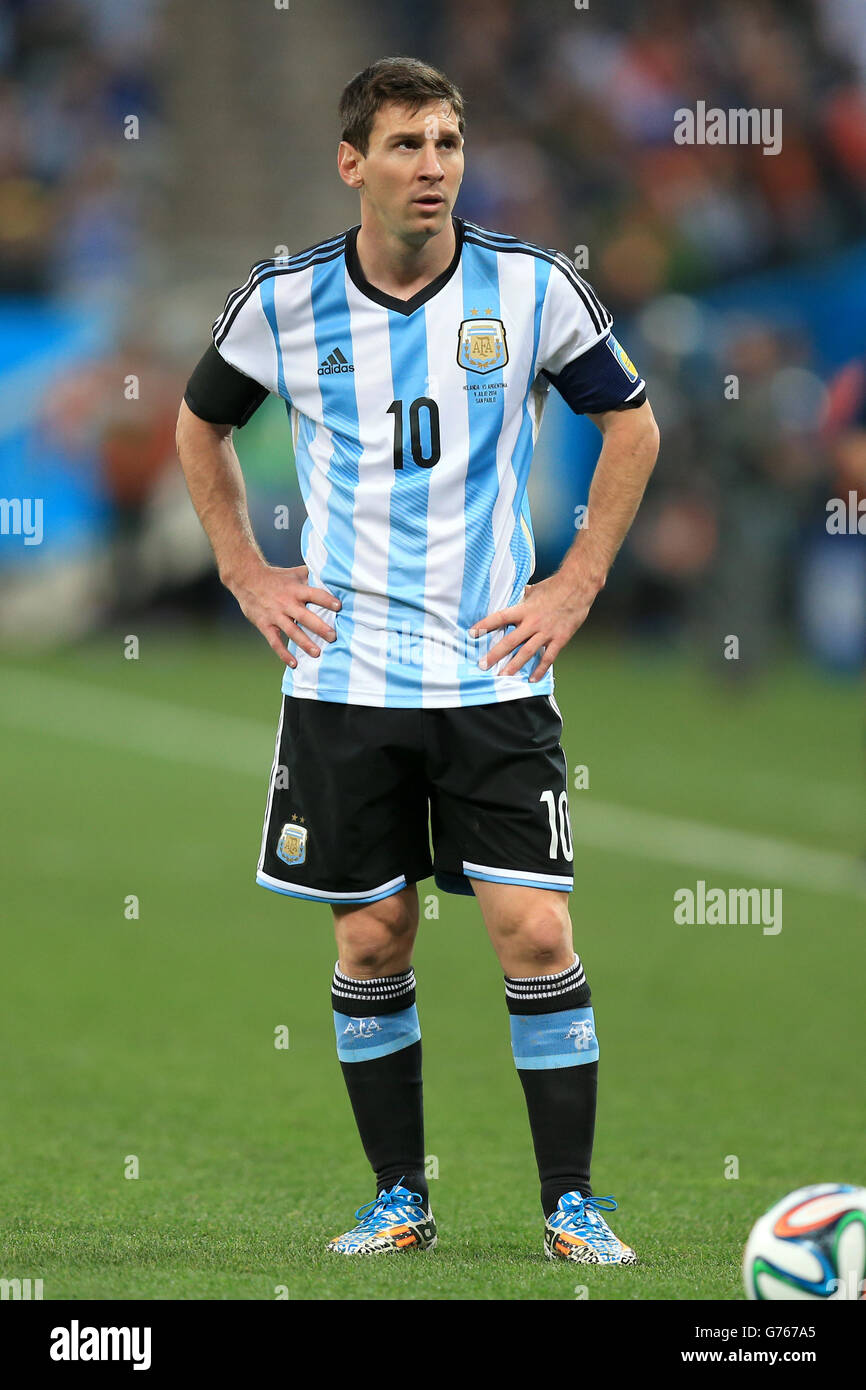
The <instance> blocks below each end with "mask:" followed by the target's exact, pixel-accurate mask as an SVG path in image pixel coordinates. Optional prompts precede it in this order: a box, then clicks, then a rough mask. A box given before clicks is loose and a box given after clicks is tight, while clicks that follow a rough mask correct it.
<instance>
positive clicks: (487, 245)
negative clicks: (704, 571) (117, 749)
mask: <svg viewBox="0 0 866 1390" xmlns="http://www.w3.org/2000/svg"><path fill="white" fill-rule="evenodd" d="M454 227H455V232H456V236H457V245H456V249H455V254H454V258H453V260H452V263H451V265H450V266H448V268H447V269H446V270H445V271H443V272H442V274H441V275H439V276H438V277H437V278H436V279H435V280H434V281H433V282H432V283H431V284H429V285H427V286H426V287H425V288H424V289H423V290H422V291H420V292H419V293H418V294H416V295H415V296H414V297H413V298H412V299H410V300H405V301H404V300H400V299H396V298H393V297H391V296H390V295H386V294H384V293H383V292H382V291H381V290H378V289H376V288H375V287H374V286H373V285H371V284H370V283H369V282H368V281H367V280H366V279H365V278H364V275H363V272H362V271H361V268H360V264H359V260H358V256H357V252H356V249H355V242H356V238H357V233H358V228H357V227H353V228H352V229H351V230H350V231H348V232H345V233H343V234H341V235H340V236H337V237H333V238H332V239H331V240H329V241H324V242H321V243H320V244H319V245H318V246H314V247H312V248H311V249H310V250H308V251H303V252H301V253H299V254H298V255H295V256H289V257H286V258H283V259H277V260H266V261H261V262H259V263H258V264H257V265H255V266H253V268H252V271H251V272H250V275H249V278H248V279H247V281H246V283H245V284H244V285H242V286H240V288H238V289H237V290H235V291H233V292H232V293H231V294H230V295H229V297H228V299H227V301H226V306H225V309H224V310H223V313H222V314H221V315H220V317H219V318H218V319H217V320H216V322H215V324H214V326H213V336H214V343H215V344H216V347H217V349H218V350H219V352H220V353H221V355H222V356H223V358H224V359H225V360H226V361H227V362H228V363H230V364H231V365H232V366H233V367H235V368H236V369H237V370H239V371H241V372H243V373H244V374H245V375H247V376H249V377H251V378H253V379H254V380H255V381H257V382H259V383H261V385H263V386H265V387H267V389H268V390H269V391H272V392H275V393H278V394H279V395H280V396H281V397H282V398H283V399H284V400H285V402H286V408H287V410H288V413H289V417H290V420H291V427H292V435H293V439H294V444H295V457H296V461H297V469H298V479H299V483H300V487H301V493H302V496H303V499H304V503H305V506H306V510H307V520H306V522H305V524H304V528H303V533H302V551H303V557H304V562H305V564H306V565H307V567H308V569H309V583H310V584H311V585H313V586H316V587H322V588H324V589H327V590H329V591H330V592H331V593H333V594H334V595H336V596H337V597H338V598H339V599H340V600H341V602H342V609H341V611H340V612H339V613H336V614H335V613H333V612H332V611H331V610H330V609H323V608H319V607H317V606H313V605H311V609H312V611H313V612H316V613H318V615H319V616H320V617H321V618H323V619H324V620H325V622H327V623H329V624H331V625H333V626H334V628H335V630H336V633H337V640H336V641H335V642H333V643H327V642H323V643H322V644H321V646H322V654H321V656H320V657H318V658H314V657H310V656H308V655H307V654H306V653H305V652H304V651H302V650H301V649H300V648H298V647H297V646H296V645H295V644H291V647H290V649H291V650H292V651H293V652H294V655H295V656H296V658H297V661H298V665H297V668H296V669H295V670H291V669H289V668H287V669H286V672H285V676H284V679H283V689H284V691H285V692H286V694H288V695H295V696H299V697H303V698H307V699H320V700H333V701H340V702H344V703H349V704H357V705H377V706H403V707H412V706H423V707H429V708H435V707H446V706H455V705H472V704H482V703H491V702H495V701H500V700H512V699H516V698H519V697H521V696H529V695H546V694H549V693H550V692H551V691H552V690H553V673H552V671H548V673H547V674H546V676H545V677H544V678H543V679H542V680H541V681H539V682H537V683H536V684H533V685H530V684H529V679H528V678H529V676H530V675H531V673H532V672H533V670H534V669H535V667H536V666H537V664H538V659H539V658H538V657H537V656H536V657H534V658H533V659H532V660H530V661H529V662H527V664H526V665H525V666H524V667H523V669H522V670H521V671H520V672H519V673H518V674H517V675H514V676H505V675H503V674H501V668H502V667H503V666H505V665H506V664H507V661H508V659H509V658H506V659H504V660H503V661H502V662H500V663H498V666H497V667H494V668H492V669H490V670H488V671H482V670H481V669H480V668H479V665H478V662H479V659H480V658H481V657H482V656H483V655H484V653H485V652H486V651H487V650H489V649H490V648H491V647H492V646H493V644H494V643H495V641H497V640H498V638H499V636H501V633H499V634H489V635H488V636H486V637H483V638H481V639H479V640H478V641H475V640H473V639H471V638H470V637H469V635H468V630H469V628H470V627H471V626H472V625H473V624H474V623H475V622H477V621H478V620H479V619H481V618H483V617H484V616H485V615H486V614H487V613H490V612H493V611H495V610H497V609H501V608H506V607H508V606H509V605H510V604H513V603H516V602H518V601H519V600H520V598H521V596H522V594H523V591H524V588H525V586H526V584H527V582H528V580H529V578H530V576H531V574H532V571H533V568H534V564H535V553H534V542H533V536H532V522H531V519H530V514H529V504H528V500H527V492H526V488H527V481H528V478H529V469H530V465H531V462H532V453H533V448H534V445H535V440H536V437H537V434H538V428H539V425H540V423H541V417H542V412H543V410H544V404H545V399H546V395H547V391H548V389H549V383H550V380H554V383H555V384H558V383H557V382H556V378H557V375H558V374H559V373H561V372H562V371H563V368H565V367H566V366H567V365H568V364H570V363H574V362H575V360H576V359H577V358H579V357H581V356H582V355H583V354H585V353H587V352H589V351H590V350H591V349H593V348H594V347H596V346H597V345H599V344H602V343H606V344H607V346H609V347H610V348H611V352H610V353H606V352H605V353H601V357H603V358H604V359H605V360H606V363H607V372H608V375H609V372H610V370H611V365H610V364H611V362H613V363H614V364H615V366H614V370H617V371H618V373H619V375H620V377H621V384H620V386H618V387H615V391H616V394H617V398H618V399H620V400H622V401H623V402H625V401H627V400H629V399H631V398H632V397H637V396H638V393H639V392H641V391H642V389H643V385H644V383H643V382H642V381H641V380H640V378H639V376H638V375H637V372H636V371H634V369H633V368H632V366H631V363H630V362H629V359H628V358H627V357H626V356H625V354H624V353H623V352H622V349H620V348H619V345H618V344H616V340H615V339H613V338H612V335H611V333H610V328H611V323H612V319H611V316H610V314H609V313H608V311H607V310H606V309H605V307H604V306H603V305H602V304H601V303H600V301H599V299H598V298H597V296H596V295H595V293H594V291H593V290H592V288H591V286H590V285H589V284H587V282H586V281H584V280H583V279H581V277H580V276H579V275H578V273H577V271H576V270H575V268H574V266H573V265H572V263H571V262H570V261H569V260H568V259H567V257H565V256H564V255H562V254H561V253H559V252H556V251H550V250H546V249H544V248H543V247H538V246H534V245H531V244H530V243H528V242H524V241H520V240H518V239H517V238H515V237H512V236H506V235H504V234H502V233H497V232H490V231H486V230H485V229H483V228H481V227H478V226H475V225H474V224H473V223H471V222H464V221H463V220H462V219H461V218H457V217H455V218H454ZM614 345H615V346H614ZM617 353H619V356H617ZM596 357H598V354H596ZM617 363H618V367H617V366H616V364H617ZM626 364H627V365H626ZM607 389H608V390H609V387H608V388H607Z"/></svg>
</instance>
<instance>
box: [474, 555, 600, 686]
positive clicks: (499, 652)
mask: <svg viewBox="0 0 866 1390" xmlns="http://www.w3.org/2000/svg"><path fill="white" fill-rule="evenodd" d="M603 588H604V580H603V579H602V580H601V582H598V581H597V580H596V579H592V578H590V577H589V576H588V575H580V574H575V572H574V571H571V572H570V573H569V574H567V575H566V574H565V573H564V572H563V571H561V570H560V571H559V572H558V573H557V574H552V575H551V576H550V578H549V579H543V580H542V581H541V583H540V584H527V586H526V588H525V589H524V591H523V598H522V599H521V600H520V602H519V603H515V604H512V606H511V607H510V608H501V609H500V610H499V612H498V613H489V614H488V615H487V617H486V618H482V619H481V621H480V622H477V623H475V624H474V625H473V626H472V627H471V628H470V629H469V636H470V637H480V636H481V635H482V634H483V633H485V632H496V631H497V630H498V629H500V628H505V627H511V626H512V625H513V631H512V632H507V633H506V634H505V635H504V636H503V637H502V638H501V639H500V640H499V641H498V642H497V643H496V645H495V646H494V647H492V648H491V649H490V651H489V652H488V653H487V655H486V656H484V657H482V659H481V660H480V661H479V663H478V665H479V666H480V667H481V669H482V671H487V670H489V668H490V667H491V666H495V665H496V663H497V661H501V660H502V658H503V657H504V656H508V654H509V652H516V654H515V656H514V657H513V658H512V660H511V661H509V663H508V665H507V666H505V667H503V669H502V671H501V673H500V674H502V675H504V676H513V675H516V673H517V672H518V671H519V670H520V668H521V667H522V666H525V665H526V663H527V661H529V660H531V658H532V657H534V656H535V654H536V652H539V651H541V650H542V648H543V653H542V656H541V660H540V661H539V663H538V665H537V667H536V668H535V670H534V671H533V673H532V675H531V676H530V677H529V679H530V682H531V683H533V684H534V683H535V682H536V681H540V680H541V678H542V676H544V675H545V674H546V672H547V671H548V669H549V668H550V666H551V665H552V664H553V662H554V660H555V658H556V657H557V656H558V655H559V653H560V652H561V651H562V649H563V647H564V646H565V644H566V643H567V642H568V641H569V640H570V639H571V638H572V637H573V636H574V634H575V633H576V632H577V630H578V628H579V627H582V626H583V623H584V622H585V621H586V615H587V614H588V612H589V610H590V608H591V607H592V605H593V602H594V600H595V597H596V595H597V594H598V592H599V590H600V589H603ZM518 647H519V648H520V650H519V651H516V648H518Z"/></svg>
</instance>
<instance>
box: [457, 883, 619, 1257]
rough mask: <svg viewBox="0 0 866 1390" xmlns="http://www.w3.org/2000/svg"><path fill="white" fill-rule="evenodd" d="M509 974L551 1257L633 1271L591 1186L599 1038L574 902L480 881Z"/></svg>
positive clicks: (518, 1062) (485, 912)
mask: <svg viewBox="0 0 866 1390" xmlns="http://www.w3.org/2000/svg"><path fill="white" fill-rule="evenodd" d="M472 886H473V888H474V890H475V895H476V897H477V898H478V903H479V906H480V908H481V913H482V916H483V918H484V923H485V926H486V927H487V931H488V934H489V936H490V940H491V942H492V944H493V948H494V950H495V951H496V954H497V956H498V957H499V962H500V964H501V966H502V969H503V972H504V975H505V997H506V1002H507V1005H508V1012H509V1016H510V1021H511V1044H512V1051H513V1053H514V1062H515V1066H516V1067H517V1074H518V1076H519V1077H520V1081H521V1084H522V1086H523V1092H524V1095H525V1097H526V1107H527V1110H528V1112H529V1124H530V1129H531V1130H532V1141H533V1145H534V1148H535V1157H536V1162H537V1165H538V1176H539V1179H540V1182H541V1204H542V1207H543V1209H544V1215H545V1252H546V1254H547V1255H548V1256H549V1257H550V1258H553V1259H556V1258H563V1259H569V1260H575V1261H578V1262H585V1263H616V1264H631V1263H633V1262H634V1260H635V1254H634V1251H633V1250H632V1249H631V1248H630V1247H629V1246H626V1245H624V1244H623V1242H622V1241H620V1240H619V1238H618V1237H617V1236H615V1235H614V1234H613V1232H612V1231H611V1229H610V1227H609V1226H608V1225H607V1222H606V1221H605V1220H604V1217H603V1216H602V1215H601V1211H602V1210H609V1211H610V1210H614V1209H615V1208H616V1202H615V1201H613V1199H612V1198H606V1197H605V1198H596V1197H594V1196H593V1193H592V1187H591V1185H590V1168H591V1164H592V1147H593V1140H594V1136H595V1111H596V1094H597V1088H598V1040H597V1038H596V1033H595V1017H594V1014H593V1009H592V1005H591V1003H590V989H589V985H588V983H587V980H586V974H585V972H584V969H583V965H582V964H581V961H580V958H579V957H578V956H577V954H576V953H575V950H574V945H573V939H572V926H571V919H570V916H569V911H568V897H567V894H565V893H558V892H554V891H551V890H549V889H543V888H526V887H522V886H516V885H513V884H507V883H492V882H489V881H486V880H483V879H473V880H472Z"/></svg>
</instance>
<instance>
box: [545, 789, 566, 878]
mask: <svg viewBox="0 0 866 1390" xmlns="http://www.w3.org/2000/svg"><path fill="white" fill-rule="evenodd" d="M538 799H539V801H543V802H544V804H545V806H546V807H547V818H548V820H549V821H550V857H551V859H558V858H559V845H560V844H561V845H562V853H563V855H564V857H565V858H566V859H567V860H568V861H569V863H571V861H572V859H573V858H574V846H573V845H572V843H571V826H570V824H569V821H568V795H567V793H566V792H564V791H562V792H560V793H559V826H558V827H557V824H556V807H557V803H556V794H555V793H554V792H552V791H546V792H542V793H541V796H540V797H539V798H538Z"/></svg>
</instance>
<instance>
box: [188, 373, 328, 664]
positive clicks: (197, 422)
mask: <svg viewBox="0 0 866 1390" xmlns="http://www.w3.org/2000/svg"><path fill="white" fill-rule="evenodd" d="M211 354H213V357H211ZM213 358H216V359H217V361H214V360H213ZM229 374H232V375H229ZM235 378H238V380H235ZM267 394H268V392H267V390H263V389H262V388H261V387H260V386H258V383H256V382H254V381H251V380H250V379H249V378H247V377H244V375H243V373H241V372H237V371H235V369H234V368H232V367H231V366H230V365H229V364H227V363H225V362H224V361H223V360H222V359H221V358H220V357H219V354H218V353H217V352H216V349H215V348H210V349H208V352H207V353H205V355H204V357H203V358H202V361H201V362H200V363H199V366H198V367H197V368H196V370H195V372H194V373H193V375H192V376H191V377H190V381H189V384H188V386H187V391H186V393H185V396H184V400H183V401H182V402H181V406H180V413H179V415H178V420H177V433H176V442H177V452H178V457H179V458H180V462H181V467H182V468H183V472H184V476H185V478H186V484H187V487H188V489H189V494H190V497H191V498H192V503H193V506H194V507H195V509H196V512H197V513H198V516H199V519H200V521H201V524H202V526H203V527H204V529H205V532H206V534H207V537H208V540H209V541H210V543H211V546H212V548H213V552H214V556H215V557H216V562H217V568H218V570H219V576H220V579H221V580H222V582H223V584H224V585H225V586H226V588H227V589H229V590H230V591H231V593H233V594H234V596H235V598H236V599H237V601H238V604H239V606H240V608H241V611H242V612H243V614H244V616H245V617H246V618H248V619H249V621H250V622H251V623H252V624H253V626H254V627H256V628H258V630H259V632H261V634H262V636H263V637H264V638H265V640H266V641H267V643H268V645H269V646H270V647H271V648H272V649H273V650H274V651H275V652H276V653H277V655H278V656H279V657H280V658H281V660H282V661H283V662H285V664H286V665H288V666H296V665H297V661H296V660H295V657H294V656H293V655H292V653H291V652H290V651H289V649H288V647H287V646H286V644H285V642H284V641H283V637H282V634H283V633H285V634H286V636H287V637H288V638H289V639H290V640H292V641H294V642H296V643H297V645H298V646H300V647H302V648H303V650H304V651H305V652H308V653H309V654H310V655H311V656H318V655H319V647H318V646H317V645H316V643H315V642H314V641H313V640H312V639H311V638H310V637H308V636H307V633H306V632H304V631H302V627H301V625H303V627H304V628H306V629H307V631H308V632H310V633H316V634H318V636H319V637H323V638H325V640H327V641H333V640H334V638H335V634H334V630H333V628H331V627H329V626H328V625H327V624H326V623H325V622H324V621H323V620H322V619H321V618H319V617H318V615H317V614H314V613H311V612H310V611H309V609H308V608H307V606H306V605H307V604H308V603H315V604H318V605H320V606H322V607H326V608H331V609H333V610H334V611H336V610H338V609H339V608H340V601H339V599H337V598H335V596H334V595H333V594H329V593H328V592H327V591H326V590H324V589H315V588H310V586H309V585H308V584H307V579H308V571H307V567H306V566H305V565H298V566H296V567H295V568H292V569H280V568H278V567H276V566H272V565H269V564H268V563H267V561H266V560H265V558H264V556H263V555H262V552H261V550H260V549H259V546H258V545H257V543H256V539H255V536H254V535H253V530H252V526H251V525H250V518H249V511H248V509H247V498H246V488H245V486H244V479H243V473H242V472H241V466H240V462H239V460H238V456H237V453H236V451H235V447H234V443H233V441H232V431H233V430H234V428H235V426H236V425H240V424H243V423H245V422H246V420H247V419H249V418H250V415H251V414H252V413H253V410H254V409H256V408H257V405H258V404H261V401H262V400H264V399H265V397H266V396H267ZM254 402H257V404H254ZM191 406H192V407H194V408H191Z"/></svg>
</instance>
